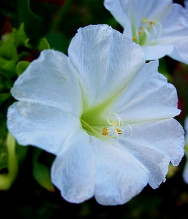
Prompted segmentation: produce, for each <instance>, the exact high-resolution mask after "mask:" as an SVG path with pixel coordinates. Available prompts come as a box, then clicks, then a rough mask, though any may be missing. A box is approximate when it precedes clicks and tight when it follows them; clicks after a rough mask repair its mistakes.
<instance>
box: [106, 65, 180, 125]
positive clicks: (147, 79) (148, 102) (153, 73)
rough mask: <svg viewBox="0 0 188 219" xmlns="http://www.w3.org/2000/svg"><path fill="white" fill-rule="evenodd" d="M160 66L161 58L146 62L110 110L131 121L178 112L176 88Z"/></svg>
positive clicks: (157, 117) (172, 114) (154, 118)
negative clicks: (163, 73)
mask: <svg viewBox="0 0 188 219" xmlns="http://www.w3.org/2000/svg"><path fill="white" fill-rule="evenodd" d="M157 68H158V61H154V62H150V63H146V64H145V65H144V66H143V68H142V69H141V70H140V71H139V72H138V73H137V75H136V76H135V77H134V78H133V79H132V81H130V83H129V84H128V85H127V86H126V87H125V89H124V90H122V93H121V95H119V97H118V98H117V100H116V102H115V103H114V104H113V105H112V106H111V107H109V109H108V110H109V111H110V110H111V112H116V113H118V114H119V116H120V117H121V118H122V119H123V120H124V121H125V122H127V123H130V124H131V123H135V122H143V121H150V120H158V119H165V118H172V117H174V116H176V115H178V114H179V113H180V110H178V109H177V102H178V98H177V93H176V89H175V88H174V86H173V85H172V84H170V83H167V80H166V78H165V77H164V76H163V75H161V74H159V73H158V72H157Z"/></svg>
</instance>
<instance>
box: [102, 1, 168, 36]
mask: <svg viewBox="0 0 188 219" xmlns="http://www.w3.org/2000/svg"><path fill="white" fill-rule="evenodd" d="M171 3H172V0H165V1H164V0H157V1H156V0H150V1H148V0H139V5H138V0H116V1H114V0H105V6H106V8H107V9H108V10H109V11H110V12H111V13H112V14H113V15H114V17H115V19H117V21H119V22H120V24H122V25H123V27H124V28H126V25H128V24H129V22H130V23H131V25H132V29H133V31H134V29H137V30H138V28H139V27H140V26H142V18H146V19H147V20H158V19H157V18H159V17H160V16H162V15H163V14H164V13H165V11H166V10H167V9H168V8H169V7H170V4H171ZM118 12H119V13H120V15H121V14H123V12H124V16H121V17H120V15H118ZM126 17H128V18H129V20H128V19H127V18H126ZM125 18H126V19H125ZM123 19H124V21H123ZM127 20H128V21H127ZM125 32H126V29H125Z"/></svg>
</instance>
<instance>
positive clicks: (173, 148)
mask: <svg viewBox="0 0 188 219" xmlns="http://www.w3.org/2000/svg"><path fill="white" fill-rule="evenodd" d="M131 127H132V134H131V136H130V137H129V138H124V142H125V143H124V144H125V145H128V144H129V143H133V144H135V145H136V144H137V145H143V147H148V148H151V149H154V150H157V151H159V152H161V153H163V154H165V155H168V156H169V158H170V160H171V162H172V164H173V165H174V166H177V165H178V164H179V162H180V161H181V159H182V157H183V155H184V130H183V128H182V126H181V125H180V124H179V123H178V122H177V121H176V120H175V119H164V120H160V121H155V122H154V121H152V122H145V123H137V124H132V125H131ZM149 159H150V157H148V160H149Z"/></svg>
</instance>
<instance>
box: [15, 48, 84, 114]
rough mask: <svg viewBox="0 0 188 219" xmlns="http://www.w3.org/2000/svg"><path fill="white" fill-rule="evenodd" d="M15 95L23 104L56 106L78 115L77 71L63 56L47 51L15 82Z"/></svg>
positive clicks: (79, 103) (78, 91)
mask: <svg viewBox="0 0 188 219" xmlns="http://www.w3.org/2000/svg"><path fill="white" fill-rule="evenodd" d="M12 95H13V96H14V97H15V98H16V99H18V100H23V101H31V102H35V103H41V104H45V105H48V106H55V107H58V108H60V109H63V110H64V111H67V112H71V113H73V114H76V115H78V114H79V113H80V112H81V109H82V104H81V94H80V88H79V85H78V80H77V78H76V72H75V70H74V69H73V67H72V66H71V64H70V62H69V60H68V58H67V56H65V55H64V54H63V53H60V52H57V51H53V50H45V51H43V52H42V53H41V55H40V57H39V58H38V59H37V60H35V61H33V62H32V63H31V64H30V66H29V67H28V68H27V70H26V71H25V72H24V73H23V74H22V75H21V76H20V77H19V78H18V79H17V80H16V82H15V84H14V87H13V88H12Z"/></svg>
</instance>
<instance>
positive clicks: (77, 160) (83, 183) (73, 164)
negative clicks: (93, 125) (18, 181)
mask: <svg viewBox="0 0 188 219" xmlns="http://www.w3.org/2000/svg"><path fill="white" fill-rule="evenodd" d="M90 144H91V143H90V137H89V135H87V134H86V132H84V131H79V132H78V133H77V134H76V135H75V136H74V138H72V139H71V141H69V142H67V148H66V149H65V150H64V151H63V153H62V154H61V155H58V157H57V158H56V159H55V161H54V163H53V166H52V170H51V175H52V182H53V183H54V184H55V185H56V186H57V187H58V188H59V189H60V191H61V194H62V196H63V198H65V199H66V200H67V201H69V202H73V203H80V202H83V201H85V200H87V199H89V198H91V197H92V196H93V194H94V181H95V180H94V177H95V166H94V159H93V154H92V148H91V145H90Z"/></svg>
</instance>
